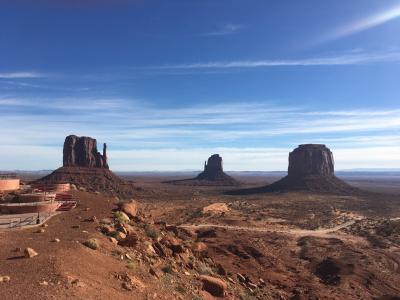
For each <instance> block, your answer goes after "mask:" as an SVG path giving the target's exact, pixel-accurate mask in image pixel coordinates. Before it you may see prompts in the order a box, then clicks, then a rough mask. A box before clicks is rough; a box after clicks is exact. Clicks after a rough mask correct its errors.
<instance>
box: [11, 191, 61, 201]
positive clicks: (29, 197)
mask: <svg viewBox="0 0 400 300" xmlns="http://www.w3.org/2000/svg"><path fill="white" fill-rule="evenodd" d="M55 198H56V194H55V193H35V194H21V195H18V200H19V202H20V203H31V202H45V201H52V200H55Z"/></svg>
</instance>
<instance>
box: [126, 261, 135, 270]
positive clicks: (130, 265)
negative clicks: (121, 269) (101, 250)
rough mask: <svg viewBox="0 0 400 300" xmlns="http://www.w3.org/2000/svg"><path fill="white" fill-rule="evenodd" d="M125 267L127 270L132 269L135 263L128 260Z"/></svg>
mask: <svg viewBox="0 0 400 300" xmlns="http://www.w3.org/2000/svg"><path fill="white" fill-rule="evenodd" d="M126 267H127V268H128V269H129V270H132V269H134V268H135V264H134V263H133V262H129V263H128V264H127V265H126Z"/></svg>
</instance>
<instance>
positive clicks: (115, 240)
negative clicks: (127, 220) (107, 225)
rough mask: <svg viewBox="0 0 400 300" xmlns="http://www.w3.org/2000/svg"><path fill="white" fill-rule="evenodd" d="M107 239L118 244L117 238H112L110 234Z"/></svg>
mask: <svg viewBox="0 0 400 300" xmlns="http://www.w3.org/2000/svg"><path fill="white" fill-rule="evenodd" d="M108 240H109V241H110V242H111V243H113V244H115V245H117V244H118V240H117V239H116V238H113V237H111V236H110V237H109V238H108Z"/></svg>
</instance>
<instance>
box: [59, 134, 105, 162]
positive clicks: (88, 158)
mask: <svg viewBox="0 0 400 300" xmlns="http://www.w3.org/2000/svg"><path fill="white" fill-rule="evenodd" d="M63 167H86V168H105V169H108V163H107V145H106V144H104V145H103V155H101V154H100V153H99V152H98V151H97V141H96V139H93V138H90V137H86V136H82V137H78V136H76V135H69V136H67V137H66V138H65V142H64V149H63Z"/></svg>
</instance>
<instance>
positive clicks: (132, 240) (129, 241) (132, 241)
mask: <svg viewBox="0 0 400 300" xmlns="http://www.w3.org/2000/svg"><path fill="white" fill-rule="evenodd" d="M138 240H139V238H138V236H137V234H134V233H132V234H129V235H128V236H126V238H124V239H122V240H120V241H119V242H118V244H119V245H121V246H124V247H135V246H136V245H137V243H138Z"/></svg>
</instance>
